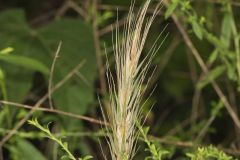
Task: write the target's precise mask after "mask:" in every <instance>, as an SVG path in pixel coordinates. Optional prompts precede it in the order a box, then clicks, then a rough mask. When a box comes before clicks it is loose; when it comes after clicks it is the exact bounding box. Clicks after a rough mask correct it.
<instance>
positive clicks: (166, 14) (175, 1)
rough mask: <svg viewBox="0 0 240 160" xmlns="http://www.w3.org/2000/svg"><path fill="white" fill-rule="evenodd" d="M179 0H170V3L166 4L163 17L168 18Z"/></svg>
mask: <svg viewBox="0 0 240 160" xmlns="http://www.w3.org/2000/svg"><path fill="white" fill-rule="evenodd" d="M179 2H180V0H172V3H171V4H170V5H169V6H168V8H167V11H166V12H165V19H167V18H169V17H170V16H171V14H172V13H173V12H174V10H175V9H176V8H177V6H178V4H179Z"/></svg>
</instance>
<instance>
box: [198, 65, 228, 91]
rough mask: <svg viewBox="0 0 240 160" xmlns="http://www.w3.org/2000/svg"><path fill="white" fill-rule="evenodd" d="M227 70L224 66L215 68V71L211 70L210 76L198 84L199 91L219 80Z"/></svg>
mask: <svg viewBox="0 0 240 160" xmlns="http://www.w3.org/2000/svg"><path fill="white" fill-rule="evenodd" d="M225 70H226V67H225V66H224V65H221V66H217V67H215V68H214V69H213V70H211V71H210V72H209V73H208V75H206V76H205V77H204V79H203V80H202V81H200V82H199V83H198V84H197V87H198V88H199V89H202V88H204V87H205V86H206V85H207V84H209V83H210V82H212V81H213V80H215V79H216V78H218V77H219V76H220V75H221V74H223V73H224V71H225Z"/></svg>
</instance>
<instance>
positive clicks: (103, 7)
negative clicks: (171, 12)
mask: <svg viewBox="0 0 240 160" xmlns="http://www.w3.org/2000/svg"><path fill="white" fill-rule="evenodd" d="M99 9H100V10H113V11H129V7H126V6H118V5H108V4H101V5H99ZM139 9H140V8H139V7H134V8H133V10H134V12H135V11H138V10H139ZM153 13H154V8H149V9H148V10H147V14H151V15H152V14H153ZM162 15H163V14H162V12H161V11H159V12H158V13H157V16H162Z"/></svg>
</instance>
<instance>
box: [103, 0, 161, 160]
mask: <svg viewBox="0 0 240 160" xmlns="http://www.w3.org/2000/svg"><path fill="white" fill-rule="evenodd" d="M149 4H150V0H147V1H146V2H145V4H144V5H143V7H142V8H141V9H140V10H139V12H138V13H137V14H134V13H133V6H134V5H132V6H131V7H130V11H129V13H128V17H127V21H126V23H125V25H124V33H123V39H122V40H121V41H122V42H123V43H120V37H119V29H118V28H117V29H116V35H115V38H114V39H115V40H114V41H115V43H116V47H115V48H114V54H115V62H116V66H115V69H116V76H117V78H116V80H114V78H113V77H112V74H111V73H110V71H108V74H107V76H108V81H109V90H110V111H108V113H106V114H104V115H105V116H104V117H105V120H106V121H108V123H109V124H110V127H108V128H107V129H108V131H109V132H108V138H109V141H108V143H109V146H110V150H111V156H112V159H113V160H130V159H132V158H133V156H134V154H135V150H136V143H135V142H136V139H137V135H138V134H137V131H136V121H140V119H141V100H142V96H143V93H144V89H145V88H143V87H142V84H143V81H144V79H145V75H146V72H147V70H148V68H149V66H150V62H151V60H152V57H153V55H154V54H155V52H156V51H157V50H158V46H156V45H155V43H154V44H153V47H152V49H151V50H150V51H149V53H148V55H147V56H146V57H145V58H143V60H141V61H140V56H141V53H142V51H143V47H144V44H145V41H146V38H147V34H148V31H149V29H150V26H151V24H152V22H153V20H154V18H155V17H156V15H157V13H158V12H159V10H160V3H159V4H158V5H157V6H156V8H155V11H154V13H153V14H152V16H151V17H150V18H147V19H146V23H145V22H144V21H145V16H146V13H147V9H148V6H149Z"/></svg>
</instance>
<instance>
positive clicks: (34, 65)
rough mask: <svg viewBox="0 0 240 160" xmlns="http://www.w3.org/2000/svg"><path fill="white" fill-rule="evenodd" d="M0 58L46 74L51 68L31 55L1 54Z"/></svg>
mask: <svg viewBox="0 0 240 160" xmlns="http://www.w3.org/2000/svg"><path fill="white" fill-rule="evenodd" d="M0 60H2V61H5V62H8V63H12V64H14V65H19V66H22V67H25V68H27V69H31V70H36V71H40V72H42V73H44V74H48V73H49V69H48V67H47V66H45V65H44V64H42V63H41V62H39V61H37V60H35V59H32V58H29V57H24V56H18V55H0Z"/></svg>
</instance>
